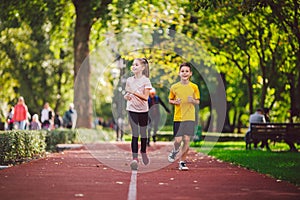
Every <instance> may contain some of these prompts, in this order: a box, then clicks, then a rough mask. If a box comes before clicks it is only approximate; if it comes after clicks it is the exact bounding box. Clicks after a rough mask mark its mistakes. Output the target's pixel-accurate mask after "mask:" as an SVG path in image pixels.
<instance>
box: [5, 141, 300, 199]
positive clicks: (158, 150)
mask: <svg viewBox="0 0 300 200" xmlns="http://www.w3.org/2000/svg"><path fill="white" fill-rule="evenodd" d="M107 145H108V146H107ZM114 147H117V148H114V149H112V148H111V146H110V144H104V143H103V144H94V145H87V146H84V147H81V148H77V149H73V150H66V151H64V152H60V153H54V154H49V155H48V156H47V157H45V158H42V159H38V160H34V161H31V162H29V163H24V164H21V165H18V166H14V167H9V168H7V169H3V170H0V199H3V200H15V199H16V200H35V199H51V200H53V199H55V200H60V199H61V200H68V199H87V200H94V199H97V200H98V199H121V200H122V199H132V198H131V197H129V195H128V192H129V190H130V189H129V188H130V185H131V184H132V173H131V170H130V169H129V165H128V162H130V152H129V148H130V144H129V143H120V144H114ZM120 149H121V151H120ZM165 149H166V148H165V145H164V144H160V145H157V146H156V147H155V148H153V147H152V148H149V151H148V152H149V157H150V159H151V158H152V160H151V163H150V164H149V166H141V167H140V168H139V170H138V172H137V175H136V188H135V190H134V192H136V196H135V197H136V198H135V199H147V200H149V199H150V200H151V199H155V200H158V199H159V200H160V199H173V200H175V199H195V200H196V199H197V200H199V199H200V200H201V199H205V200H214V199H216V200H222V199H226V200H227V199H239V200H246V199H249V200H250V199H251V200H253V199H256V200H260V199H272V200H279V199H282V200H287V199H289V200H292V199H295V200H296V199H297V200H298V199H300V188H299V187H297V186H295V185H293V184H290V183H288V182H285V181H280V180H276V179H274V178H271V177H268V176H266V175H262V174H259V173H256V172H253V171H250V170H247V169H244V168H240V167H237V166H234V165H231V164H230V163H224V162H222V161H219V160H216V159H214V158H212V157H209V156H206V155H203V154H199V153H195V152H193V151H191V153H190V154H189V157H188V167H189V170H188V171H179V170H178V169H177V167H178V163H177V162H175V163H172V164H169V163H167V162H165V160H166V159H167V154H165ZM119 152H123V154H120V153H119ZM124 152H125V154H126V155H125V154H124ZM119 154H120V155H119ZM128 155H129V157H128ZM119 156H120V157H124V158H119ZM151 156H152V157H151ZM163 159H164V161H162V160H163ZM111 160H114V161H113V162H110V161H111Z"/></svg>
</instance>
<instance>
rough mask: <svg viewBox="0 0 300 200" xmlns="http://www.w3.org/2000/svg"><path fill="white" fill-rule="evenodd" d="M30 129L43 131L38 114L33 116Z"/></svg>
mask: <svg viewBox="0 0 300 200" xmlns="http://www.w3.org/2000/svg"><path fill="white" fill-rule="evenodd" d="M29 129H30V130H41V129H42V127H41V122H40V121H39V116H38V114H34V115H33V116H32V121H31V122H30V126H29Z"/></svg>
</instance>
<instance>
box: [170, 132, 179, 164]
mask: <svg viewBox="0 0 300 200" xmlns="http://www.w3.org/2000/svg"><path fill="white" fill-rule="evenodd" d="M181 141H182V136H179V137H175V140H174V148H173V149H172V151H171V152H170V154H169V156H168V160H169V162H174V161H175V160H176V155H177V153H178V152H179V147H180V145H181Z"/></svg>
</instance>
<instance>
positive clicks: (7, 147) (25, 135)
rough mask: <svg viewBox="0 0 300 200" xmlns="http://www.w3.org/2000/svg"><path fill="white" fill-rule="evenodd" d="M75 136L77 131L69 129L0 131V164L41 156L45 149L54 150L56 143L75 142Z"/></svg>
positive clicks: (19, 161)
mask: <svg viewBox="0 0 300 200" xmlns="http://www.w3.org/2000/svg"><path fill="white" fill-rule="evenodd" d="M77 138H78V137H77V131H76V130H71V129H56V130H51V131H45V130H41V131H29V130H23V131H21V130H13V131H1V132H0V165H8V164H17V163H21V162H25V161H28V160H31V159H34V158H39V157H42V156H44V155H45V153H46V151H51V152H53V151H55V150H56V145H57V144H70V143H76V142H77Z"/></svg>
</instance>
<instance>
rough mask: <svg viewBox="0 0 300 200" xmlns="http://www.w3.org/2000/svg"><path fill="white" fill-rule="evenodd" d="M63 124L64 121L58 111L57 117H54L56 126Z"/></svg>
mask: <svg viewBox="0 0 300 200" xmlns="http://www.w3.org/2000/svg"><path fill="white" fill-rule="evenodd" d="M62 124H63V121H62V118H61V116H60V115H59V114H58V113H56V114H55V117H54V127H55V128H60V127H61V126H62Z"/></svg>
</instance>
